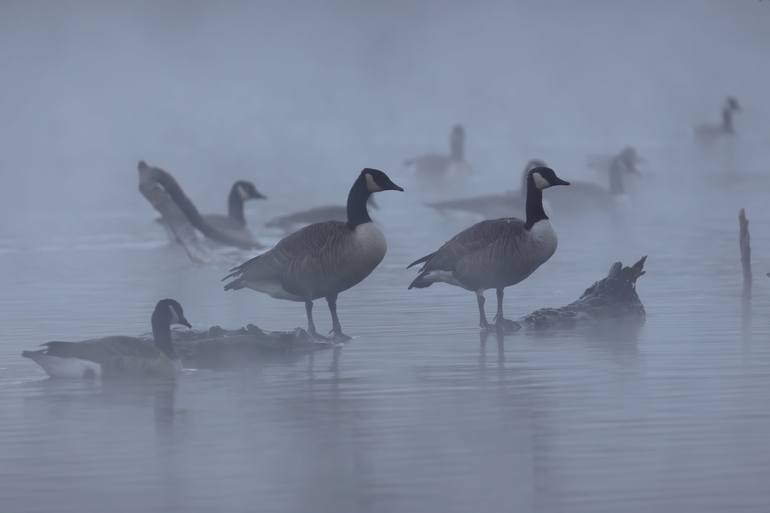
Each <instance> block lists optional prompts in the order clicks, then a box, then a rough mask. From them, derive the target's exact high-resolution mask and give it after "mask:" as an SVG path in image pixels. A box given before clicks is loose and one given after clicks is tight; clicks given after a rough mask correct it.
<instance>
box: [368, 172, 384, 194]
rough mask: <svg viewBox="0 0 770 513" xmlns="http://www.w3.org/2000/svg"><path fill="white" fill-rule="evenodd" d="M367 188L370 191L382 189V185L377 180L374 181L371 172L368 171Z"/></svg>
mask: <svg viewBox="0 0 770 513" xmlns="http://www.w3.org/2000/svg"><path fill="white" fill-rule="evenodd" d="M365 176H366V188H367V189H369V192H378V191H381V190H382V187H380V186H379V185H377V182H375V181H374V178H373V177H372V175H371V174H370V173H366V175H365Z"/></svg>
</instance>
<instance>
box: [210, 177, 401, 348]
mask: <svg viewBox="0 0 770 513" xmlns="http://www.w3.org/2000/svg"><path fill="white" fill-rule="evenodd" d="M379 191H403V189H402V188H401V187H399V186H398V185H396V184H394V183H393V182H392V181H391V180H390V178H388V176H387V175H386V174H385V173H383V172H382V171H379V170H377V169H370V168H366V169H364V170H362V171H361V174H360V175H359V176H358V178H357V179H356V181H355V182H353V186H352V187H351V188H350V193H349V194H348V204H347V222H340V221H326V222H323V223H315V224H311V225H310V226H306V227H305V228H303V229H301V230H299V231H297V232H294V233H293V234H291V235H289V236H287V237H285V238H283V239H281V241H279V242H278V244H276V246H275V247H274V248H273V249H271V250H269V251H267V252H266V253H263V254H261V255H259V256H257V257H255V258H252V259H251V260H249V261H247V262H245V263H244V264H242V265H239V266H238V267H234V268H233V269H231V270H230V274H228V275H227V276H225V277H224V278H223V281H224V280H232V281H230V282H229V283H227V284H226V285H225V290H239V289H242V288H250V289H252V290H256V291H258V292H264V293H266V294H268V295H270V296H272V297H274V298H276V299H286V300H289V301H299V302H304V303H305V313H306V315H307V325H308V332H309V333H310V334H311V335H312V336H314V337H316V338H323V337H320V336H319V335H318V332H317V331H316V328H315V324H314V322H313V300H315V299H319V298H325V299H326V302H327V303H328V305H329V312H330V313H331V317H332V332H333V333H334V337H335V339H337V340H348V339H349V338H350V337H348V336H347V335H345V334H344V333H343V332H342V326H341V325H340V321H339V318H338V317H337V295H338V294H339V293H340V292H342V291H344V290H347V289H349V288H350V287H352V286H354V285H356V284H357V283H359V282H360V281H361V280H363V279H364V278H366V277H367V276H368V275H369V273H371V272H372V271H373V270H374V268H375V267H377V265H378V264H379V263H380V262H381V261H382V259H383V257H384V256H385V251H386V248H387V245H386V243H385V237H384V236H383V234H382V232H381V231H380V229H379V228H378V227H377V226H376V225H375V224H374V223H373V222H372V219H371V218H370V217H369V212H368V211H367V209H366V202H367V200H368V199H369V196H370V195H371V194H372V193H374V192H379Z"/></svg>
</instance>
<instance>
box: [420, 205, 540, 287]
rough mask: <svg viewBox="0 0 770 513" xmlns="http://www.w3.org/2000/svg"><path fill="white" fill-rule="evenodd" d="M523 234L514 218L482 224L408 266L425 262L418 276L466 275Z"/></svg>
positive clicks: (466, 230) (472, 227) (518, 221)
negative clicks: (431, 274) (470, 268)
mask: <svg viewBox="0 0 770 513" xmlns="http://www.w3.org/2000/svg"><path fill="white" fill-rule="evenodd" d="M524 231H525V230H524V221H522V220H521V219H517V218H515V217H506V218H502V219H492V220H488V221H482V222H480V223H476V224H474V225H473V226H471V227H470V228H467V229H465V230H463V231H462V232H460V233H458V234H457V235H455V236H454V237H453V238H451V239H450V240H449V241H447V242H445V243H444V245H443V246H441V247H440V248H439V249H438V250H437V251H435V252H433V253H431V254H430V255H426V256H425V257H423V258H421V259H419V260H417V261H415V262H413V263H412V264H410V265H409V267H411V266H413V265H416V264H418V263H423V262H424V265H423V266H422V268H421V269H420V274H421V275H425V274H427V273H430V272H432V271H449V272H452V273H454V274H457V273H458V272H461V271H462V270H465V271H466V273H467V271H468V270H469V269H468V268H469V267H473V266H476V265H477V266H479V267H481V266H482V265H483V261H484V260H487V261H489V260H492V259H494V258H495V257H496V256H498V255H499V253H500V252H501V251H502V250H503V249H504V248H505V246H506V245H510V244H512V243H513V244H515V242H516V241H517V239H519V238H520V237H521V235H522V234H523V233H524Z"/></svg>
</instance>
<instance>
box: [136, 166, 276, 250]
mask: <svg viewBox="0 0 770 513" xmlns="http://www.w3.org/2000/svg"><path fill="white" fill-rule="evenodd" d="M137 169H138V170H139V174H140V175H142V174H147V175H150V174H151V175H152V176H153V179H154V180H155V181H156V182H157V183H158V184H159V185H160V186H162V187H163V189H164V190H165V191H166V192H167V193H168V194H169V196H171V198H172V199H173V200H174V203H176V205H177V206H178V207H179V209H180V210H181V211H182V212H183V213H184V215H185V217H187V220H188V221H189V222H190V224H192V225H193V226H194V227H195V228H196V229H197V230H198V231H200V232H201V233H202V234H203V235H204V236H205V237H206V238H207V239H209V240H212V241H214V242H217V243H219V244H224V245H226V246H234V247H237V248H240V249H259V248H263V247H264V246H263V245H262V244H260V243H259V241H257V240H256V239H255V238H254V236H253V235H252V234H251V232H250V231H249V230H248V229H246V230H245V231H243V230H241V231H237V232H230V231H227V230H221V229H219V228H217V227H215V226H213V225H212V224H210V223H209V221H208V220H207V219H206V216H202V215H201V214H200V212H198V209H197V208H196V207H195V204H194V203H193V202H192V201H191V200H190V198H188V197H187V195H186V194H185V193H184V191H183V190H182V188H181V187H180V186H179V183H177V181H176V180H175V179H174V177H173V176H171V174H170V173H169V172H167V171H165V170H163V169H161V168H159V167H151V166H149V165H147V163H146V162H145V161H143V160H140V161H139V164H138V165H137Z"/></svg>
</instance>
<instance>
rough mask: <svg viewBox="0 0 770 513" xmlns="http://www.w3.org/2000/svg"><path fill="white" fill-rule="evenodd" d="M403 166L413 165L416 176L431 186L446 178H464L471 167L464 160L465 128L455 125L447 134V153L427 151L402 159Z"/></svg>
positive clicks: (469, 172) (468, 173)
mask: <svg viewBox="0 0 770 513" xmlns="http://www.w3.org/2000/svg"><path fill="white" fill-rule="evenodd" d="M404 165H405V166H414V172H415V175H416V176H417V178H418V179H419V180H421V181H423V182H426V183H427V184H429V185H431V186H435V185H436V184H437V183H441V182H443V181H446V180H452V179H453V178H454V179H458V178H465V177H467V176H468V175H470V174H471V167H470V165H468V163H467V162H466V161H465V129H464V128H463V127H462V125H455V126H454V127H453V128H452V133H451V135H450V136H449V155H440V154H436V153H429V154H427V155H421V156H419V157H414V158H411V159H408V160H406V161H404Z"/></svg>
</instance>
